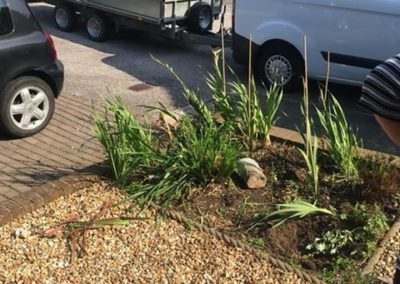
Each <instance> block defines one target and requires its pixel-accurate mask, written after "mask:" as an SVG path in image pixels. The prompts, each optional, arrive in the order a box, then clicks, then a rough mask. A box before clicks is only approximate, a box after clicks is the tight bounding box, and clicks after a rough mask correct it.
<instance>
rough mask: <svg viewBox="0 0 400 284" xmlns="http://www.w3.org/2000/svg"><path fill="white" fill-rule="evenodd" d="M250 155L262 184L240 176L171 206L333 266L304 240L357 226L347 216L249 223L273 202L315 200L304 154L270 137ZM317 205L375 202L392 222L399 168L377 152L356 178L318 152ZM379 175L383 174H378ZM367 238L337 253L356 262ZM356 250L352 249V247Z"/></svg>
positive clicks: (307, 264) (311, 262) (306, 262)
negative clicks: (248, 185) (248, 183)
mask: <svg viewBox="0 0 400 284" xmlns="http://www.w3.org/2000/svg"><path fill="white" fill-rule="evenodd" d="M253 158H254V159H255V160H256V161H257V162H258V163H259V164H260V166H261V167H262V168H263V170H264V172H265V173H266V175H267V178H268V183H267V186H266V187H265V188H262V189H256V190H248V189H245V188H244V187H243V184H241V182H240V180H239V178H238V177H236V176H234V177H233V179H232V180H230V181H227V182H226V183H223V184H211V185H209V186H208V187H207V188H197V189H195V190H194V191H193V192H192V193H191V196H190V197H189V199H190V200H189V202H183V203H182V204H175V205H174V209H175V210H178V211H181V212H182V213H183V214H185V215H186V216H188V217H190V218H192V219H194V220H197V221H199V222H202V223H204V224H207V225H208V226H210V227H214V228H217V229H219V230H221V231H224V232H226V233H228V234H230V235H232V236H235V237H237V238H239V239H242V240H244V241H247V242H248V243H251V244H253V245H255V246H258V247H260V248H261V249H264V250H266V251H268V252H269V253H270V254H273V255H275V256H276V257H279V258H281V259H283V260H285V261H289V262H290V263H294V264H298V265H301V266H302V267H303V268H305V269H308V270H311V271H314V272H316V273H318V272H320V271H322V270H323V269H324V268H328V269H329V268H332V256H318V257H308V254H309V251H307V250H306V246H307V245H309V244H311V243H313V242H314V240H315V239H316V238H321V236H322V235H323V234H324V233H325V232H327V231H328V230H335V229H348V230H352V229H355V228H354V227H351V224H349V223H348V222H346V221H345V220H340V219H339V218H334V217H330V216H310V217H307V218H304V219H302V220H299V221H292V222H288V223H285V224H284V225H281V226H279V227H277V228H272V226H271V224H269V223H263V224H261V226H257V227H256V228H253V229H251V230H249V224H250V223H251V222H252V221H253V220H254V218H255V217H256V216H257V215H258V214H260V213H268V212H270V211H271V210H272V209H273V208H274V205H275V204H282V203H286V202H290V201H294V200H298V199H299V198H300V199H301V200H305V201H310V200H313V198H312V193H311V190H309V189H308V188H307V171H306V167H305V163H304V160H303V158H302V156H301V154H300V153H299V151H298V150H297V148H296V147H295V146H293V145H289V144H280V143H274V144H273V145H272V146H271V147H268V149H260V150H258V151H257V152H256V153H255V154H254V156H253ZM320 160H321V161H322V163H321V169H320V188H319V194H318V206H319V207H322V208H328V209H329V208H332V207H333V208H336V210H337V216H339V215H341V214H348V213H349V212H351V210H352V209H353V208H354V207H355V205H356V204H357V203H361V204H364V205H365V207H366V208H367V210H368V211H370V213H372V214H374V212H375V211H374V210H376V208H377V207H376V206H378V207H379V208H380V209H381V210H382V211H383V212H384V213H385V215H386V217H387V218H388V221H389V224H391V223H393V222H394V220H395V218H396V216H397V215H398V208H399V202H398V201H397V200H398V198H397V199H396V198H393V195H394V194H400V188H399V187H400V170H399V169H397V168H395V167H391V166H389V164H388V163H387V162H386V161H381V160H379V159H377V158H371V159H362V160H360V161H359V163H360V178H359V179H357V180H352V181H348V180H344V179H343V178H341V177H340V176H339V175H337V174H335V169H334V168H332V166H330V165H332V163H331V161H330V160H329V158H328V157H327V156H326V155H324V153H321V157H320ZM382 177H383V178H382ZM366 250H367V247H366V243H365V242H361V241H358V242H357V241H353V242H352V243H351V245H350V246H348V247H346V249H345V250H344V251H343V252H341V253H340V254H339V255H338V256H343V257H351V258H352V259H353V260H354V261H355V262H356V263H357V264H361V263H362V262H363V261H365V255H364V256H363V252H366ZM354 251H357V253H355V254H352V255H351V252H354Z"/></svg>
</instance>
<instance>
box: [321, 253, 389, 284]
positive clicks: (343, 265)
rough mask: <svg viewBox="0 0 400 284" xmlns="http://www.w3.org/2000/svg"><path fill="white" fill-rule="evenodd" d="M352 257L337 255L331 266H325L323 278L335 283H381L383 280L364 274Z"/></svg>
mask: <svg viewBox="0 0 400 284" xmlns="http://www.w3.org/2000/svg"><path fill="white" fill-rule="evenodd" d="M356 266H357V264H356V263H355V262H354V261H353V260H351V259H350V258H344V257H340V256H339V257H337V258H336V259H334V260H333V261H332V262H331V267H330V268H325V269H324V270H323V272H322V273H321V274H320V278H321V280H324V281H326V282H327V283H335V284H347V283H352V284H379V283H381V281H379V280H378V279H376V278H374V277H372V276H369V275H367V276H363V275H362V274H361V269H359V268H355V267H356Z"/></svg>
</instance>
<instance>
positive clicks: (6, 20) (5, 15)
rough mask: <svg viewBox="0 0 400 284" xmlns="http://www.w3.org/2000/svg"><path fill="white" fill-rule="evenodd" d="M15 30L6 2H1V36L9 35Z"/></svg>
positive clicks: (1, 0) (4, 0) (0, 0)
mask: <svg viewBox="0 0 400 284" xmlns="http://www.w3.org/2000/svg"><path fill="white" fill-rule="evenodd" d="M12 29H13V23H12V20H11V14H10V9H9V8H8V5H7V2H6V0H0V36H1V35H5V34H8V33H9V32H11V31H12Z"/></svg>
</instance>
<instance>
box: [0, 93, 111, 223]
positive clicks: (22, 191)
mask: <svg viewBox="0 0 400 284" xmlns="http://www.w3.org/2000/svg"><path fill="white" fill-rule="evenodd" d="M98 111H100V110H99V108H96V107H95V105H94V103H91V102H90V101H88V100H87V99H85V98H81V97H74V96H70V95H63V96H61V97H60V98H59V99H57V101H56V112H55V114H54V117H53V119H52V121H51V123H50V124H49V125H48V126H47V128H46V129H45V130H43V131H42V132H41V133H39V134H37V135H35V136H33V137H29V138H25V139H16V140H10V139H9V138H7V137H4V136H0V219H1V218H2V216H4V215H6V214H10V212H11V211H12V210H15V208H20V209H21V211H26V210H24V209H26V208H24V206H25V207H26V202H25V201H26V200H25V199H27V198H29V199H30V201H31V202H32V203H35V204H37V203H39V204H41V203H43V204H44V203H45V202H46V198H43V196H40V195H39V193H37V192H35V188H37V187H38V186H41V185H43V184H45V183H48V182H50V184H51V181H56V180H59V179H60V178H62V177H65V176H68V175H76V174H89V173H94V172H93V171H95V169H94V167H93V165H96V164H99V163H100V162H101V161H103V160H104V155H103V152H102V148H101V145H100V144H99V143H98V142H97V141H96V140H95V139H93V119H92V117H93V114H94V113H95V112H98ZM11 213H12V212H11Z"/></svg>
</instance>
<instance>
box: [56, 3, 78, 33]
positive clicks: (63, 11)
mask: <svg viewBox="0 0 400 284" xmlns="http://www.w3.org/2000/svg"><path fill="white" fill-rule="evenodd" d="M54 21H55V23H56V25H57V28H58V29H59V30H61V31H64V32H70V31H72V30H73V28H74V27H75V24H76V14H75V11H74V10H73V9H72V8H71V7H69V6H67V5H57V6H56V7H55V8H54Z"/></svg>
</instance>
